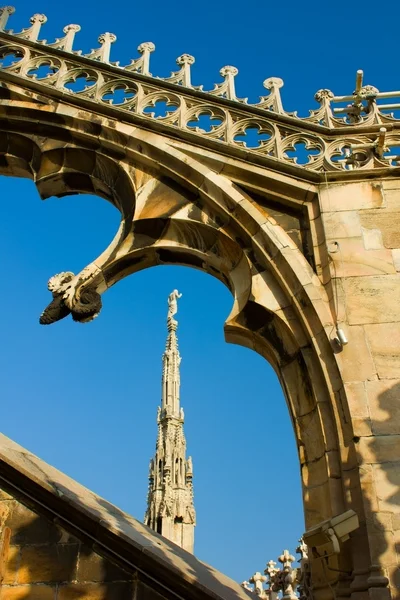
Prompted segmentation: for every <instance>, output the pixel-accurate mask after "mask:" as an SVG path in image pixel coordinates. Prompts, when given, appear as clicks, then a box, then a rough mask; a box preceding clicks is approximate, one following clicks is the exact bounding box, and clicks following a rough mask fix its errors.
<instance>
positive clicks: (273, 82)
mask: <svg viewBox="0 0 400 600" xmlns="http://www.w3.org/2000/svg"><path fill="white" fill-rule="evenodd" d="M283 85H284V84H283V79H281V78H280V77H268V79H265V80H264V81H263V86H264V87H265V89H266V90H270V100H271V101H272V108H273V110H274V112H277V113H279V114H283V113H284V112H285V111H284V110H283V105H282V99H281V93H280V91H279V90H280V89H281V88H282V87H283Z"/></svg>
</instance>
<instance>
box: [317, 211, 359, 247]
mask: <svg viewBox="0 0 400 600" xmlns="http://www.w3.org/2000/svg"><path fill="white" fill-rule="evenodd" d="M323 222H324V227H325V233H326V239H327V240H328V241H329V240H336V239H337V238H354V237H360V236H361V224H360V217H359V214H358V211H356V210H348V211H340V212H332V213H324V214H323Z"/></svg>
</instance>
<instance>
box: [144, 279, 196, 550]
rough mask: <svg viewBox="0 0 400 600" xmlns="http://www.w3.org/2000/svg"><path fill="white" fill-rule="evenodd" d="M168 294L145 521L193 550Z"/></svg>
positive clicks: (173, 307) (174, 295) (173, 298)
mask: <svg viewBox="0 0 400 600" xmlns="http://www.w3.org/2000/svg"><path fill="white" fill-rule="evenodd" d="M181 297H182V294H180V293H179V292H178V290H173V292H171V294H170V295H169V297H168V315H167V329H168V336H167V343H166V347H165V352H164V354H163V358H162V360H163V371H162V386H161V387H162V391H161V407H158V411H157V425H158V435H157V443H156V453H155V457H154V460H152V461H151V463H150V472H149V492H148V499H147V511H146V515H145V523H146V525H148V526H149V527H151V528H152V529H154V530H155V531H157V533H160V534H161V535H163V536H164V537H166V538H168V539H169V540H171V541H173V542H175V543H176V544H178V546H181V547H182V548H184V549H185V550H188V551H189V552H193V541H194V526H195V524H196V515H195V510H194V506H193V484H192V479H193V464H192V459H191V458H190V457H189V458H188V459H187V460H186V440H185V435H184V431H183V422H184V415H183V409H182V408H181V407H180V373H179V366H180V362H181V357H180V354H179V349H178V339H177V335H176V331H177V328H178V321H177V320H176V319H175V318H174V316H175V315H176V313H177V312H178V299H179V298H181Z"/></svg>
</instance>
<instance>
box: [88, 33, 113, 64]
mask: <svg viewBox="0 0 400 600" xmlns="http://www.w3.org/2000/svg"><path fill="white" fill-rule="evenodd" d="M116 40H117V36H116V35H115V34H114V33H109V32H108V31H106V32H105V33H102V34H101V35H100V36H99V38H98V42H99V44H100V48H97V49H96V50H92V51H91V52H89V54H85V56H86V58H91V59H92V60H99V61H101V62H104V63H109V62H110V51H111V44H113V43H114V42H115V41H116Z"/></svg>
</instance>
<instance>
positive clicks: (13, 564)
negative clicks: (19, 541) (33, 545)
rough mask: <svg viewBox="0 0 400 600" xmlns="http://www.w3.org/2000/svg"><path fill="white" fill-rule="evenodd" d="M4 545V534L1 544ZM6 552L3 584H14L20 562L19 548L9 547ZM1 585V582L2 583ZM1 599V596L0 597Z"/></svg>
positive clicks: (1, 569)
mask: <svg viewBox="0 0 400 600" xmlns="http://www.w3.org/2000/svg"><path fill="white" fill-rule="evenodd" d="M3 543H4V534H3V535H2V537H1V544H2V545H3ZM2 552H4V563H3V564H2V565H1V566H0V573H1V575H2V577H3V580H2V583H3V584H14V583H16V581H17V573H18V566H19V562H20V548H19V546H9V547H8V549H7V550H5V549H4V548H2ZM0 583H1V582H0ZM0 598H1V596H0Z"/></svg>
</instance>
